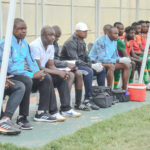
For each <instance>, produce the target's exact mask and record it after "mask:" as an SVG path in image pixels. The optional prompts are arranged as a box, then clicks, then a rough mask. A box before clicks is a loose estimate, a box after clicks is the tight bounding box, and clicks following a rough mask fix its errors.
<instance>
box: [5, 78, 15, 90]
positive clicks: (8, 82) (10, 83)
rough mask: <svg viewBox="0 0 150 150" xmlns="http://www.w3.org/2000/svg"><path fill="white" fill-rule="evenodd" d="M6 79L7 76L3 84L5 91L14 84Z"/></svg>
mask: <svg viewBox="0 0 150 150" xmlns="http://www.w3.org/2000/svg"><path fill="white" fill-rule="evenodd" d="M8 78H9V76H7V78H6V83H5V88H6V89H7V88H9V86H11V85H15V83H14V82H12V81H10V80H9V79H8Z"/></svg>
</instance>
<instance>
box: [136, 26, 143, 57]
mask: <svg viewBox="0 0 150 150" xmlns="http://www.w3.org/2000/svg"><path fill="white" fill-rule="evenodd" d="M140 33H141V25H136V26H135V34H137V35H138V34H140ZM139 47H140V49H141V51H144V49H142V45H141V44H139ZM135 54H137V55H139V54H143V52H142V53H137V52H135Z"/></svg>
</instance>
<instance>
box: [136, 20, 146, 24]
mask: <svg viewBox="0 0 150 150" xmlns="http://www.w3.org/2000/svg"><path fill="white" fill-rule="evenodd" d="M138 23H139V24H143V23H146V22H145V21H144V20H140V21H138Z"/></svg>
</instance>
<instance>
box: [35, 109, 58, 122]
mask: <svg viewBox="0 0 150 150" xmlns="http://www.w3.org/2000/svg"><path fill="white" fill-rule="evenodd" d="M34 121H39V122H56V121H57V119H56V117H53V116H51V115H50V114H49V113H48V112H45V111H43V112H42V113H38V111H37V112H36V115H35V117H34Z"/></svg>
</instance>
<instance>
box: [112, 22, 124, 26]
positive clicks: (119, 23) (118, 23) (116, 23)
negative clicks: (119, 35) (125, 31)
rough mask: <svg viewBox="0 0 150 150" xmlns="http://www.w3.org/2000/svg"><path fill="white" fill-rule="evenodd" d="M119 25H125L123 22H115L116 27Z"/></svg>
mask: <svg viewBox="0 0 150 150" xmlns="http://www.w3.org/2000/svg"><path fill="white" fill-rule="evenodd" d="M118 25H123V24H122V23H121V22H115V23H114V27H117V26H118Z"/></svg>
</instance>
